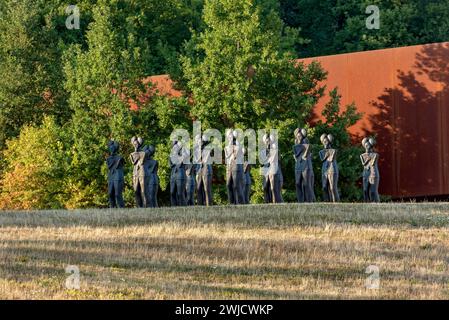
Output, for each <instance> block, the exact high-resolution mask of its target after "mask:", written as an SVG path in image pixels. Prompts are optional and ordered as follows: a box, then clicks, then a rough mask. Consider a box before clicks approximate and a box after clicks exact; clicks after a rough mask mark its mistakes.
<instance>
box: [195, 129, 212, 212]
mask: <svg viewBox="0 0 449 320" xmlns="http://www.w3.org/2000/svg"><path fill="white" fill-rule="evenodd" d="M198 139H201V137H199V138H198ZM200 143H201V140H200ZM209 144H210V141H205V139H204V138H203V139H202V143H201V149H200V150H201V154H202V157H201V163H200V164H199V165H198V167H197V168H198V170H197V174H196V190H197V199H198V205H200V206H204V205H205V206H212V205H213V196H212V174H213V171H212V163H211V152H212V150H206V147H207V145H209Z"/></svg>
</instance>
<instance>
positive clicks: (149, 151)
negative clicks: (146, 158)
mask: <svg viewBox="0 0 449 320" xmlns="http://www.w3.org/2000/svg"><path fill="white" fill-rule="evenodd" d="M147 150H148V153H149V155H150V157H152V156H154V154H155V153H156V148H155V147H154V146H149V147H148V148H147Z"/></svg>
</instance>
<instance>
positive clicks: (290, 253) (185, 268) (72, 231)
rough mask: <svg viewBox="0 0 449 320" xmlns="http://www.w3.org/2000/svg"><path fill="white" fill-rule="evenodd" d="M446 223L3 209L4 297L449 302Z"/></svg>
mask: <svg viewBox="0 0 449 320" xmlns="http://www.w3.org/2000/svg"><path fill="white" fill-rule="evenodd" d="M448 231H449V204H447V203H439V204H374V205H366V204H336V205H331V204H312V205H296V204H285V205H269V206H245V207H212V208H197V207H195V208H177V209H171V208H161V209H157V210H155V209H146V210H138V209H135V210H79V211H40V212H2V213H0V298H2V299H271V298H275V299H315V298H323V299H365V298H367V299H378V298H381V299H388V298H393V299H403V298H404V299H409V298H414V299H424V298H428V299H447V298H449V268H448V263H449V255H448V253H449V233H448ZM68 265H76V266H78V267H79V269H80V274H81V279H80V280H81V281H80V284H81V287H80V290H76V289H67V288H66V286H65V281H66V278H67V277H68V276H69V274H66V273H65V268H66V267H67V266H68ZM369 265H376V266H378V267H379V269H380V288H379V289H367V288H366V287H365V281H366V278H367V277H368V274H365V270H366V268H367V267H368V266H369Z"/></svg>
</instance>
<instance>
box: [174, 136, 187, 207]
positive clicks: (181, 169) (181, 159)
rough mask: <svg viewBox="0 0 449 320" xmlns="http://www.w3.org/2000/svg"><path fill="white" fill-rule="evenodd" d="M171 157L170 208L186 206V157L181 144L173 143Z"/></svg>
mask: <svg viewBox="0 0 449 320" xmlns="http://www.w3.org/2000/svg"><path fill="white" fill-rule="evenodd" d="M172 155H173V156H174V158H172V156H170V166H171V175H170V203H171V205H172V206H186V205H187V202H186V197H185V196H186V182H187V176H186V170H185V168H186V164H185V163H186V161H185V160H186V157H187V154H186V153H185V151H184V148H183V147H182V144H181V142H179V141H174V142H173V149H172Z"/></svg>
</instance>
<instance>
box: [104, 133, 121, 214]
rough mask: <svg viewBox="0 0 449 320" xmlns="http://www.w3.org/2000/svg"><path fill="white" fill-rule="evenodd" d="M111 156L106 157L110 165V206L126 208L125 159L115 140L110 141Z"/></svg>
mask: <svg viewBox="0 0 449 320" xmlns="http://www.w3.org/2000/svg"><path fill="white" fill-rule="evenodd" d="M108 148H109V152H110V154H111V155H110V156H109V157H108V158H107V159H106V164H107V166H108V170H109V172H108V195H109V206H110V207H111V208H124V207H125V202H124V201H123V187H124V185H125V178H124V174H123V166H124V165H125V160H124V159H123V157H122V156H120V155H119V154H118V151H119V148H120V147H119V144H118V142H115V141H109V144H108Z"/></svg>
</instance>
